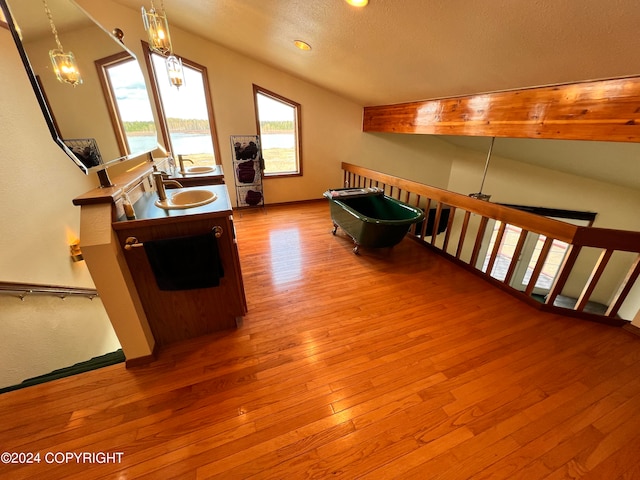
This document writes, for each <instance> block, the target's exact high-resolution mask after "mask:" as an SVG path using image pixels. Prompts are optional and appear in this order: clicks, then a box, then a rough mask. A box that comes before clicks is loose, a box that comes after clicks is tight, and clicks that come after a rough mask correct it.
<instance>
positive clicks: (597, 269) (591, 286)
mask: <svg viewBox="0 0 640 480" xmlns="http://www.w3.org/2000/svg"><path fill="white" fill-rule="evenodd" d="M611 255H613V250H609V249H607V250H603V251H602V253H601V254H600V258H598V261H597V262H596V264H595V266H594V267H593V270H592V271H591V275H590V276H589V280H587V284H586V285H585V286H584V289H583V290H582V293H581V294H580V296H579V297H578V301H577V302H576V306H575V307H574V310H577V311H579V312H581V311H582V310H584V307H585V306H586V305H587V302H588V301H589V298H590V297H591V294H592V293H593V291H594V290H595V288H596V285H597V284H598V280H600V277H601V276H602V273H603V272H604V269H605V268H606V267H607V263H609V259H610V258H611Z"/></svg>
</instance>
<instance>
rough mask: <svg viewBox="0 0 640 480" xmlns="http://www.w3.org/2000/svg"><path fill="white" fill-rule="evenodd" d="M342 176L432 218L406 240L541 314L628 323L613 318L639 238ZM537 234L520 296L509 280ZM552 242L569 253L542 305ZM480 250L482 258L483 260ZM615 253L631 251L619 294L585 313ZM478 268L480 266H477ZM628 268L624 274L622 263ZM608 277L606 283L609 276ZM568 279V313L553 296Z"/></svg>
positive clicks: (634, 267)
mask: <svg viewBox="0 0 640 480" xmlns="http://www.w3.org/2000/svg"><path fill="white" fill-rule="evenodd" d="M342 170H343V177H344V184H345V186H348V187H352V188H356V187H380V188H383V189H384V191H385V194H386V195H389V196H391V197H394V198H397V199H398V200H401V201H403V202H405V203H408V204H410V205H413V206H417V207H420V208H422V209H424V210H425V211H426V212H429V211H432V212H435V213H434V214H432V215H433V221H432V222H427V221H425V222H422V224H421V225H420V226H419V227H418V228H416V226H413V227H412V228H411V230H410V232H409V236H410V237H411V238H413V239H415V240H416V241H419V242H420V243H421V244H423V245H426V246H428V247H429V248H431V249H433V250H434V251H436V252H438V253H439V254H441V255H444V256H445V257H446V258H448V259H449V260H452V261H454V262H456V263H458V264H460V265H461V266H463V267H464V268H467V269H469V270H470V271H473V272H474V273H476V274H478V275H481V276H482V277H483V278H485V279H486V280H487V281H489V282H491V283H492V284H494V285H496V286H498V287H500V288H503V289H504V290H506V291H508V292H509V293H511V294H513V295H515V296H516V297H518V298H520V299H521V300H524V301H527V302H528V303H530V304H531V305H534V306H537V307H538V308H540V309H543V310H549V311H554V312H556V313H562V314H565V315H571V316H576V317H581V318H586V319H589V320H595V321H600V322H604V323H609V324H613V325H624V324H626V323H628V322H627V321H625V320H623V319H620V318H619V317H618V312H619V310H620V308H621V307H622V305H623V303H624V301H625V299H626V298H627V296H628V295H629V292H630V291H631V289H632V287H633V285H634V283H635V282H636V280H637V279H638V276H639V275H640V232H631V231H625V230H610V229H603V228H593V227H580V226H576V225H572V224H569V223H565V222H561V221H558V220H553V219H550V218H547V217H543V216H540V215H536V214H533V213H529V212H525V211H521V210H517V209H514V208H511V207H506V206H502V205H498V204H495V203H490V202H486V201H482V200H477V199H475V198H471V197H468V196H466V195H461V194H458V193H455V192H450V191H447V190H443V189H439V188H436V187H432V186H429V185H425V184H422V183H418V182H414V181H411V180H407V179H403V178H398V177H394V176H392V175H387V174H384V173H381V172H377V171H375V170H369V169H367V168H363V167H359V166H356V165H352V164H349V163H343V164H342ZM446 209H448V219H447V220H446V228H441V229H440V231H441V232H442V230H444V231H443V232H442V233H441V234H438V231H439V229H438V227H439V226H441V227H444V226H443V225H441V223H443V222H441V219H443V218H444V217H443V212H445V210H446ZM491 221H494V222H496V223H495V225H496V228H495V230H494V231H493V248H491V249H490V251H489V248H488V245H487V243H488V242H487V238H488V237H491V235H487V227H488V225H489V222H491ZM498 222H499V223H498ZM429 223H431V225H429ZM509 226H513V227H517V229H516V231H517V230H520V232H519V237H518V241H517V243H516V245H515V246H514V250H513V252H512V253H511V255H510V258H508V259H507V261H508V267H507V268H506V272H505V273H504V277H503V278H496V277H495V276H492V272H493V267H494V265H495V263H496V259H497V257H498V255H499V251H500V245H501V242H502V239H503V237H504V235H505V231H506V229H507V228H509ZM474 230H475V233H474ZM535 234H537V235H540V238H544V242H543V245H542V248H541V250H540V253H539V256H538V259H537V261H536V262H535V267H534V268H533V271H532V272H531V275H530V277H529V279H528V282H527V284H526V286H525V288H524V290H519V289H516V288H514V287H512V286H511V285H510V284H511V280H512V278H513V275H514V272H515V270H516V268H517V265H518V259H519V257H520V254H521V253H522V249H523V246H524V244H525V241H526V240H527V236H528V235H535ZM554 241H560V242H564V243H566V244H568V246H567V253H566V255H565V256H564V259H563V261H562V263H561V265H560V267H559V269H558V271H557V272H556V274H555V276H554V280H553V283H552V285H551V288H550V291H549V293H548V294H547V295H545V296H544V297H543V298H542V299H541V300H536V299H535V298H534V289H535V286H536V282H537V281H538V278H539V277H540V275H541V273H542V271H543V268H544V267H545V262H546V261H547V257H548V256H549V252H550V251H551V249H552V245H553V244H554ZM593 249H595V252H599V257H598V259H597V261H596V262H595V265H594V266H593V268H592V269H591V270H590V271H587V272H583V271H584V263H585V261H586V262H588V261H589V258H588V257H591V256H593V254H594V250H593ZM586 251H589V254H588V255H586V257H587V258H582V259H581V268H576V265H577V264H578V259H579V258H580V255H581V253H583V252H586ZM482 252H486V253H484V255H483V254H482ZM618 252H621V253H622V252H630V253H623V255H625V257H624V259H623V260H624V261H623V262H622V263H623V264H624V268H623V269H624V271H623V272H619V271H618V270H619V269H616V271H615V272H613V275H614V276H615V281H614V283H617V288H616V289H615V291H614V292H612V294H611V295H610V301H608V302H607V303H608V305H606V306H605V307H606V308H605V309H604V311H603V312H602V313H599V312H598V313H594V312H593V311H587V310H590V309H587V306H589V305H590V304H591V303H594V302H591V297H592V295H593V294H594V291H595V290H596V287H597V286H598V282H599V281H600V280H601V279H602V277H603V274H604V272H605V269H606V267H607V265H608V264H609V261H610V260H611V258H612V256H613V255H614V254H617V253H618ZM627 257H628V258H627ZM634 258H635V260H634ZM479 259H480V260H482V261H479ZM502 260H504V257H502ZM617 263H618V264H619V263H620V262H617ZM480 264H482V265H481V266H480V267H478V265H480ZM629 264H630V266H629V268H628V270H627V269H626V265H629ZM587 270H588V269H587ZM607 273H608V275H609V277H611V273H610V272H607ZM577 277H583V278H577ZM569 279H571V284H572V285H574V286H575V285H576V284H578V285H580V286H581V291H580V293H579V295H576V296H573V297H572V299H573V300H575V305H573V307H572V308H571V307H570V308H566V306H562V307H561V306H558V305H559V303H560V302H558V299H559V297H561V296H562V298H564V297H565V296H564V295H563V291H564V290H565V288H566V287H567V284H568V281H569ZM599 303H601V302H599ZM591 310H592V309H591Z"/></svg>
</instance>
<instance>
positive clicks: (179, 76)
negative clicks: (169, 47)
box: [165, 55, 184, 88]
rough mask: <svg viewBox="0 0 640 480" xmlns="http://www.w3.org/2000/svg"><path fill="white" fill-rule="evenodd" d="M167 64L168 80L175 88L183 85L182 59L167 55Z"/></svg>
mask: <svg viewBox="0 0 640 480" xmlns="http://www.w3.org/2000/svg"><path fill="white" fill-rule="evenodd" d="M165 63H166V65H167V74H168V75H169V82H170V83H171V85H173V86H174V87H176V88H180V87H181V86H182V85H184V70H183V69H182V60H180V58H178V57H176V56H175V55H169V56H168V57H167V59H166V60H165Z"/></svg>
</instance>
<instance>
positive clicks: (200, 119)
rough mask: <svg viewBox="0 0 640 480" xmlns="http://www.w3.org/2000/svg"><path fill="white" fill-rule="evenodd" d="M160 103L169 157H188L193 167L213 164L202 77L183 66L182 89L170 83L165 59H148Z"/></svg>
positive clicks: (157, 56) (152, 56)
mask: <svg viewBox="0 0 640 480" xmlns="http://www.w3.org/2000/svg"><path fill="white" fill-rule="evenodd" d="M151 58H152V61H153V68H154V70H155V77H156V81H157V84H158V90H159V92H160V99H161V101H162V106H163V109H164V115H165V118H166V122H167V129H168V130H169V138H170V141H171V153H172V154H173V155H174V157H177V156H178V155H185V156H188V158H189V159H190V160H193V162H194V164H196V165H210V164H214V163H215V154H214V149H213V139H212V137H211V125H210V124H209V111H208V109H207V100H206V96H205V91H204V88H205V86H204V85H205V83H204V79H203V76H202V73H201V72H200V71H198V70H196V69H195V68H191V67H190V66H188V65H186V64H183V65H182V68H183V71H184V79H185V82H184V85H183V86H182V87H180V88H176V87H174V86H172V85H171V84H170V83H169V78H168V76H167V70H166V65H165V59H164V57H161V56H160V55H157V54H153V55H151Z"/></svg>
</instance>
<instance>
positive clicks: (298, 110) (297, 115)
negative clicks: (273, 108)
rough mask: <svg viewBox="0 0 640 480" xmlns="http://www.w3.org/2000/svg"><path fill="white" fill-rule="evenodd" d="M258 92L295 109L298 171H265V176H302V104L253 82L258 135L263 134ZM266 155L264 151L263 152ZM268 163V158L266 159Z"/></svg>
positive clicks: (265, 177) (266, 177)
mask: <svg viewBox="0 0 640 480" xmlns="http://www.w3.org/2000/svg"><path fill="white" fill-rule="evenodd" d="M258 94H261V95H264V96H265V97H269V98H271V99H272V100H275V101H278V102H281V103H283V104H285V105H287V106H289V107H291V108H293V111H294V116H295V118H294V135H295V143H296V144H295V153H296V163H297V167H298V169H297V171H296V172H279V173H264V174H263V178H264V179H268V178H289V177H301V176H302V120H301V117H302V106H301V105H300V104H299V103H298V102H295V101H293V100H291V99H289V98H287V97H284V96H282V95H280V94H278V93H275V92H272V91H271V90H267V89H266V88H263V87H261V86H259V85H256V84H255V83H254V84H253V105H254V109H255V117H256V131H257V132H258V135H260V136H262V130H261V129H260V115H259V111H258ZM263 157H264V153H263ZM264 161H265V163H266V161H267V160H266V159H264Z"/></svg>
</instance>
